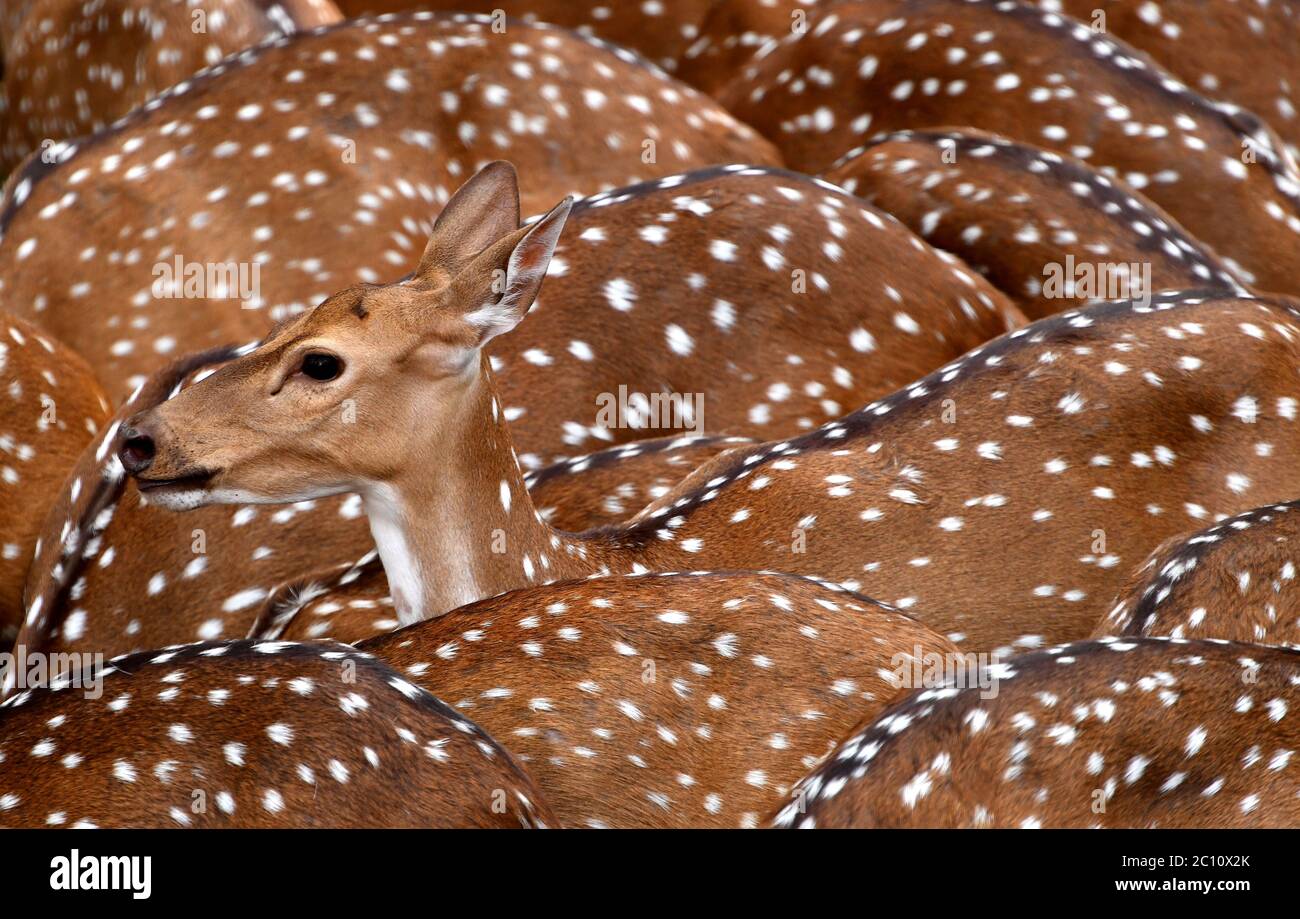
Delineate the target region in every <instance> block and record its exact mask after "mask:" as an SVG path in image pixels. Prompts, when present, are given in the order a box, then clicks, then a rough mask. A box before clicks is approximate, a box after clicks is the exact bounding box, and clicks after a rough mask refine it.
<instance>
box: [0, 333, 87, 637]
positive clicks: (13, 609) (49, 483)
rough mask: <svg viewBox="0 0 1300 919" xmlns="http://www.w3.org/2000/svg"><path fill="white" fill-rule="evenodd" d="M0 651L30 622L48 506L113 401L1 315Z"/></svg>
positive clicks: (69, 361)
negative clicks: (26, 590) (26, 596)
mask: <svg viewBox="0 0 1300 919" xmlns="http://www.w3.org/2000/svg"><path fill="white" fill-rule="evenodd" d="M0 384H3V393H2V394H0V651H4V650H6V649H7V648H8V647H9V643H10V642H11V641H12V640H13V639H14V637H15V636H16V635H17V633H18V627H19V624H20V623H21V622H22V619H23V609H24V606H23V584H24V582H25V581H26V579H27V569H28V566H29V565H31V563H32V558H33V557H34V556H35V555H36V553H37V551H38V545H39V542H40V540H39V536H40V532H41V525H42V523H43V522H44V520H45V514H46V509H47V507H48V506H49V505H50V504H51V503H52V502H53V501H54V500H55V497H56V496H57V495H58V494H59V492H60V490H61V489H62V488H63V484H64V477H65V476H67V474H68V471H69V470H70V469H71V468H72V465H73V463H74V462H75V461H76V459H77V455H78V454H79V453H80V452H81V450H82V448H83V447H84V446H85V445H86V444H87V443H89V442H90V441H91V440H92V438H94V437H95V435H96V434H98V433H100V431H101V427H102V425H103V423H104V420H105V419H106V418H107V416H108V414H109V407H108V401H107V399H106V398H105V396H104V392H103V390H102V389H100V386H99V381H98V380H96V379H95V376H94V374H93V373H91V372H90V368H89V367H87V366H86V362H85V361H83V360H82V359H81V358H80V357H79V356H78V355H76V354H74V353H73V352H72V351H70V350H69V349H67V348H65V347H63V346H62V345H61V344H59V343H58V342H56V341H53V340H52V339H50V338H49V337H48V336H47V335H45V334H44V333H43V332H41V331H40V330H39V329H36V328H34V327H33V326H32V325H31V324H30V323H28V322H25V321H24V320H22V319H16V318H14V317H13V316H8V315H4V314H0Z"/></svg>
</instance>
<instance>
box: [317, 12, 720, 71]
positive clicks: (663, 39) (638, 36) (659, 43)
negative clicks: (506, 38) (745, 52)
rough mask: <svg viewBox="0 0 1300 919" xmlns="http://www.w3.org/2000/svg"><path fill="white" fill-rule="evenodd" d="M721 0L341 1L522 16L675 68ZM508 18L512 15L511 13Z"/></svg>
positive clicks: (506, 23) (503, 22)
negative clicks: (613, 0)
mask: <svg viewBox="0 0 1300 919" xmlns="http://www.w3.org/2000/svg"><path fill="white" fill-rule="evenodd" d="M715 2H716V0H650V2H643V3H611V2H609V0H339V3H338V5H339V8H340V9H342V10H343V12H344V14H345V15H346V16H348V17H350V18H351V17H356V16H368V15H372V14H379V13H403V12H408V11H410V10H463V11H465V12H470V13H478V14H486V15H495V16H496V18H497V21H498V22H499V23H500V26H499V28H501V29H503V30H504V32H505V33H508V32H509V30H510V28H511V26H512V22H511V19H513V18H517V19H520V20H522V21H523V22H529V23H535V22H547V23H551V24H553V25H557V26H563V27H564V28H566V29H573V30H574V31H575V32H577V33H578V34H580V35H587V36H591V37H594V38H599V39H601V40H603V41H607V42H611V43H612V44H615V45H619V46H621V47H624V48H629V49H631V50H633V51H636V52H638V53H639V54H642V55H644V56H645V57H647V58H649V59H650V60H651V61H653V62H654V63H655V64H657V65H658V66H660V67H662V68H663V69H664V70H667V71H669V72H672V71H673V70H674V69H675V68H676V66H677V59H678V57H679V55H680V54H681V52H682V49H684V48H685V47H686V45H687V43H688V42H690V41H691V40H692V39H693V38H694V37H695V35H696V34H697V32H698V31H699V23H700V21H701V20H702V19H703V18H704V16H705V14H706V13H707V12H708V11H709V10H710V9H711V8H712V7H713V5H714V4H715ZM507 17H509V18H507Z"/></svg>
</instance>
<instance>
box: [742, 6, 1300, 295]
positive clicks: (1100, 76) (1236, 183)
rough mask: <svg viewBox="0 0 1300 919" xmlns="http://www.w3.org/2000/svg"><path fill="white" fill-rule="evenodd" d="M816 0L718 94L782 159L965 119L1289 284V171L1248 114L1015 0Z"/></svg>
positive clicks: (1296, 211) (1277, 146)
mask: <svg viewBox="0 0 1300 919" xmlns="http://www.w3.org/2000/svg"><path fill="white" fill-rule="evenodd" d="M818 10H819V12H818V13H817V14H816V15H815V16H814V17H812V18H811V19H810V22H809V28H808V30H807V31H806V32H804V33H803V34H796V35H792V36H788V37H787V38H785V39H782V41H781V42H780V43H779V44H778V45H777V46H776V47H775V48H774V49H773V50H772V52H771V53H770V54H767V55H765V56H764V57H763V58H762V59H761V60H759V61H756V62H754V63H753V64H752V65H751V66H750V67H749V68H748V69H747V70H746V72H745V74H743V75H742V76H741V77H739V78H737V79H736V80H735V81H734V82H733V83H732V84H731V85H730V86H728V87H727V89H726V90H725V91H724V92H723V93H722V94H721V95H720V99H721V101H722V102H723V104H724V105H726V106H727V108H728V109H730V110H731V111H732V112H734V113H735V114H736V115H737V116H738V117H740V118H742V119H744V120H746V121H748V122H749V123H750V124H753V125H754V126H755V127H756V128H758V129H759V130H760V131H762V132H763V133H764V135H765V136H767V137H769V138H771V139H772V140H773V142H774V143H776V144H777V145H778V146H779V147H780V148H781V152H782V154H783V155H784V156H785V159H786V164H787V165H788V166H790V167H791V168H795V169H803V170H806V171H821V170H824V169H826V168H828V167H829V166H830V165H831V164H832V163H833V162H834V161H835V160H836V159H838V158H839V157H840V156H842V155H843V154H844V153H845V152H847V151H848V150H850V149H852V148H854V147H856V146H858V145H859V144H860V143H861V142H862V140H863V139H864V138H865V137H867V136H869V135H870V134H874V133H879V132H889V131H897V130H902V129H920V128H935V127H940V126H948V125H968V126H970V127H974V128H978V129H981V130H986V131H991V132H994V133H997V134H1001V135H1004V136H1006V137H1008V138H1011V139H1013V140H1017V141H1021V142H1023V143H1030V144H1039V145H1042V146H1045V147H1047V148H1049V149H1052V150H1055V151H1057V152H1060V153H1068V154H1070V155H1072V156H1076V157H1079V158H1081V159H1084V160H1086V161H1087V162H1088V163H1089V164H1090V165H1092V166H1094V168H1097V169H1098V170H1100V171H1102V172H1103V173H1106V174H1108V175H1111V176H1112V177H1118V178H1120V179H1122V180H1123V181H1125V182H1126V183H1127V184H1128V185H1130V186H1132V187H1133V188H1136V189H1138V190H1139V191H1141V192H1143V193H1144V194H1146V195H1147V196H1148V197H1150V198H1151V200H1153V201H1154V202H1156V203H1157V204H1158V205H1160V206H1161V207H1163V208H1165V209H1166V210H1168V211H1169V213H1170V214H1172V215H1173V216H1174V217H1175V218H1176V219H1177V220H1178V221H1179V222H1180V223H1181V224H1182V225H1183V226H1184V227H1186V228H1187V229H1188V230H1189V231H1190V232H1192V233H1193V234H1195V235H1196V236H1197V237H1199V238H1201V239H1203V240H1204V241H1205V242H1206V243H1208V244H1209V245H1210V246H1212V247H1214V249H1215V250H1216V251H1218V252H1219V254H1220V255H1221V256H1223V257H1224V258H1225V259H1231V260H1232V265H1233V267H1234V268H1239V269H1240V270H1241V272H1242V277H1243V279H1244V280H1246V281H1247V282H1249V283H1251V284H1254V285H1256V286H1258V287H1260V288H1262V289H1265V290H1276V291H1279V292H1281V293H1294V292H1297V290H1300V288H1298V287H1297V284H1296V280H1295V278H1296V277H1297V274H1298V272H1297V265H1296V254H1295V253H1296V251H1297V247H1296V239H1297V234H1300V204H1298V203H1297V202H1298V199H1300V172H1297V170H1296V168H1295V165H1294V162H1293V161H1292V160H1291V158H1290V157H1289V155H1287V154H1286V151H1285V149H1284V146H1283V145H1282V143H1281V142H1280V140H1278V138H1277V137H1276V135H1275V134H1274V133H1273V131H1272V130H1271V129H1270V128H1269V127H1268V126H1267V125H1266V124H1265V123H1264V122H1263V121H1261V120H1260V119H1259V118H1258V117H1256V116H1255V115H1253V114H1251V113H1249V112H1247V111H1245V110H1243V109H1240V108H1238V107H1237V106H1232V105H1228V104H1223V103H1217V102H1214V101H1212V100H1210V99H1207V98H1205V97H1203V96H1200V95H1198V94H1197V93H1196V92H1195V91H1194V90H1192V89H1190V88H1189V87H1187V86H1185V85H1184V84H1183V83H1181V82H1180V81H1179V80H1178V79H1177V78H1176V77H1174V76H1173V75H1172V74H1170V73H1168V72H1166V71H1164V70H1162V69H1161V68H1160V67H1159V65H1158V64H1156V63H1155V62H1154V61H1152V60H1151V59H1150V58H1148V57H1147V56H1146V55H1144V54H1143V53H1142V52H1140V51H1138V50H1137V49H1135V48H1132V47H1131V46H1129V45H1126V44H1124V43H1123V42H1121V41H1119V40H1118V39H1115V38H1112V37H1110V36H1108V35H1105V34H1099V33H1097V32H1094V31H1093V30H1092V29H1090V28H1089V27H1088V26H1087V25H1085V24H1083V23H1081V22H1077V21H1075V20H1073V19H1070V18H1068V17H1065V16H1062V15H1060V14H1058V13H1051V12H1043V11H1041V10H1038V9H1036V8H1034V7H1033V6H1031V5H1029V4H1028V3H1023V2H1019V0H1006V2H1002V0H997V2H994V0H980V2H966V0H920V2H911V0H907V2H904V0H868V2H856V3H841V4H834V5H828V6H826V7H819V8H818ZM1072 132H1073V133H1072Z"/></svg>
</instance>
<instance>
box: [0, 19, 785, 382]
mask: <svg viewBox="0 0 1300 919" xmlns="http://www.w3.org/2000/svg"><path fill="white" fill-rule="evenodd" d="M358 86H366V87H369V89H368V90H367V91H366V92H365V93H363V94H358V91H357V87H358ZM615 86H616V87H617V88H618V91H617V92H614V91H613V90H612V89H611V87H615ZM600 87H604V89H602V88H600ZM502 155H509V156H512V157H513V158H514V159H515V160H516V161H517V162H518V163H519V164H520V166H521V167H526V171H525V175H527V176H528V177H529V178H528V179H527V180H526V181H525V182H524V184H523V187H522V189H521V194H520V200H521V208H522V211H523V213H536V212H537V211H538V210H541V209H543V207H544V206H547V205H549V203H552V202H554V201H555V200H557V199H558V198H559V197H561V196H563V195H564V194H566V193H570V192H574V193H583V194H591V193H595V192H600V191H603V190H608V189H614V188H618V187H620V186H622V185H625V184H627V183H629V182H639V181H642V180H644V179H647V178H652V177H660V176H668V175H672V174H674V173H677V172H681V171H683V170H688V169H693V168H697V167H701V166H706V165H712V164H715V163H719V162H723V163H734V162H747V163H753V164H757V165H766V164H772V163H776V162H778V160H779V158H778V157H777V155H776V152H775V151H774V150H773V148H772V147H771V145H770V144H769V143H768V142H767V141H765V140H763V139H762V138H760V137H758V136H757V134H756V133H755V132H754V131H753V130H752V129H750V128H748V127H747V126H744V125H742V124H741V123H739V122H738V121H736V120H735V119H734V118H732V117H731V116H729V115H728V114H726V113H725V112H724V111H723V110H722V109H721V108H720V107H719V106H718V105H717V104H716V103H715V102H714V101H713V100H711V99H709V98H707V97H704V96H702V95H701V94H699V93H697V92H696V91H694V90H692V89H691V88H690V87H687V86H685V85H684V84H680V83H678V82H676V81H674V80H672V79H671V78H669V77H667V76H666V75H665V74H663V73H662V72H661V71H659V70H657V69H655V68H652V67H650V66H649V65H647V64H646V63H645V62H644V61H642V60H641V59H640V58H637V57H636V56H635V55H633V54H632V53H631V52H628V51H626V50H623V49H618V48H613V47H612V46H609V45H607V44H605V43H602V42H598V41H596V40H594V39H583V38H581V37H579V36H576V35H574V34H573V33H570V32H568V31H565V30H562V29H556V28H553V27H547V26H542V25H538V26H530V25H526V24H524V23H515V24H513V25H512V26H511V27H510V29H509V31H508V32H507V33H506V34H498V33H496V32H494V31H493V29H492V18H491V17H477V16H468V15H459V14H455V15H453V14H434V13H428V12H416V13H411V14H409V15H403V16H393V17H384V18H382V19H379V20H359V21H351V22H345V23H342V24H340V25H337V26H330V27H327V28H324V29H318V30H314V31H313V32H311V33H310V34H296V35H293V36H289V37H286V38H283V39H279V40H276V41H274V42H271V43H269V44H264V45H261V46H258V47H256V48H252V49H249V50H247V51H245V52H242V53H240V54H238V55H236V56H234V57H230V58H227V59H225V60H223V61H222V62H220V63H218V64H216V65H214V66H212V67H209V68H205V69H204V70H202V71H200V72H199V73H198V74H196V75H195V76H194V77H193V78H192V79H188V80H184V81H182V82H181V83H179V84H177V85H176V86H173V87H171V88H170V89H168V90H166V91H164V92H162V93H161V94H159V95H158V96H157V97H156V98H155V99H153V100H151V101H150V102H148V103H146V104H145V105H144V106H142V107H141V108H139V109H136V110H135V111H133V112H132V113H131V114H130V115H128V116H127V117H125V118H123V119H120V120H119V121H118V122H116V123H115V124H114V125H113V126H111V127H109V128H108V129H106V130H105V131H103V132H100V133H97V134H95V135H92V136H91V137H89V138H86V139H84V140H80V141H77V142H74V143H69V144H67V145H65V146H63V147H60V148H59V149H58V150H57V151H56V155H54V156H52V157H50V159H52V160H55V161H54V162H45V160H44V159H43V158H41V157H39V156H37V157H32V158H29V159H28V160H27V161H26V162H25V163H24V165H23V166H22V167H21V168H20V169H17V170H15V172H14V173H13V174H12V175H11V176H10V178H9V181H8V183H7V185H6V191H5V194H4V197H3V200H2V201H0V233H2V234H3V240H2V241H0V281H3V288H2V290H3V293H4V295H5V297H6V302H7V303H9V304H10V308H11V309H12V310H13V311H14V312H16V313H18V314H20V315H22V316H24V317H25V318H29V319H31V320H33V321H35V322H37V323H39V324H40V325H42V326H43V327H44V328H46V329H47V330H48V331H49V332H50V333H51V334H53V335H55V336H58V337H59V338H60V340H62V341H64V342H65V343H67V344H68V345H69V346H70V347H73V348H75V349H76V350H77V351H78V352H79V353H81V354H82V355H83V356H84V357H86V359H87V360H88V361H89V362H90V364H91V366H92V367H93V368H94V369H95V371H96V373H97V374H99V376H100V379H101V380H102V381H103V382H104V383H105V385H106V386H107V387H108V388H109V389H110V392H112V393H113V394H114V395H115V397H116V398H119V399H120V398H124V397H125V396H126V395H127V394H128V393H129V392H130V391H131V390H132V389H134V388H135V386H137V385H138V384H139V383H140V382H142V381H143V377H144V375H147V374H148V373H149V372H150V371H152V370H155V369H158V368H160V367H161V366H163V365H164V364H166V363H167V362H168V361H169V360H170V359H171V358H172V357H173V356H175V355H178V354H184V353H187V352H189V351H198V350H204V349H207V348H211V347H216V346H220V345H225V344H227V343H229V342H232V341H235V342H242V341H248V340H250V339H253V338H257V337H260V336H262V335H265V334H266V332H267V331H268V330H269V329H270V328H271V326H272V325H273V324H274V323H275V322H277V321H279V320H281V319H284V318H289V317H292V316H293V315H295V314H296V313H299V312H301V311H303V310H306V309H307V308H309V307H310V306H312V305H315V304H316V303H317V302H319V301H320V300H321V299H323V298H324V297H325V295H326V294H328V293H329V292H330V291H331V290H334V289H337V288H338V287H341V286H344V285H347V284H351V283H354V282H361V283H377V282H379V281H381V280H384V279H386V278H390V277H395V276H400V275H401V273H402V272H404V271H406V270H409V268H410V266H411V264H412V262H413V261H414V260H415V259H416V258H417V257H418V253H419V251H420V243H419V241H421V240H423V239H424V238H426V237H427V235H428V232H429V229H430V227H431V226H432V220H433V218H434V217H436V215H437V212H438V210H439V208H441V206H442V205H443V204H445V203H446V201H447V200H448V199H449V198H450V196H451V193H452V191H453V190H454V189H455V188H456V187H457V186H459V185H460V184H462V183H463V182H464V181H465V180H466V179H468V178H469V177H470V176H471V175H472V174H473V173H474V172H475V171H476V170H477V169H478V167H479V166H480V165H482V164H484V163H486V162H488V161H489V160H494V159H497V158H498V157H500V156H502ZM89 303H93V304H94V305H95V309H94V311H93V316H94V319H93V320H92V321H87V304H89Z"/></svg>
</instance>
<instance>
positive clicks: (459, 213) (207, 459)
mask: <svg viewBox="0 0 1300 919" xmlns="http://www.w3.org/2000/svg"><path fill="white" fill-rule="evenodd" d="M518 201H519V198H518V187H517V184H516V180H515V173H514V169H513V168H512V167H510V166H509V165H508V164H505V163H493V164H491V165H489V166H487V167H485V168H484V169H483V171H482V172H480V173H479V174H478V175H476V176H475V177H474V178H473V179H471V180H470V181H469V182H468V183H467V184H466V185H465V186H463V187H462V188H461V189H460V190H459V191H458V192H457V193H456V195H455V196H453V198H452V200H451V201H450V202H448V204H447V207H446V208H445V209H444V210H443V212H442V214H441V215H440V216H439V218H438V221H437V223H436V224H435V226H434V230H433V234H432V236H431V237H430V240H429V244H428V246H427V247H426V249H425V252H424V255H423V257H422V258H421V260H420V265H419V268H417V270H416V272H415V273H414V275H413V276H412V277H411V278H409V279H407V280H405V281H402V282H399V283H397V284H392V285H388V286H382V287H378V286H367V287H355V288H350V289H347V290H344V291H342V292H340V293H338V294H335V295H334V296H332V297H330V298H329V299H328V300H326V301H325V302H324V303H322V304H321V305H320V306H318V307H317V308H316V309H315V310H313V311H312V312H311V313H308V314H306V315H304V316H302V317H301V318H299V319H297V320H295V321H294V322H292V323H291V324H289V325H287V326H286V327H283V328H281V329H279V330H277V331H276V332H274V333H272V335H271V336H270V338H269V339H268V340H266V341H265V342H263V343H262V344H261V345H260V346H259V347H258V348H257V349H256V350H255V351H253V352H251V353H250V354H247V355H245V356H244V357H241V358H239V359H238V360H235V361H232V362H231V363H229V364H227V365H226V366H224V367H222V368H221V369H220V370H217V371H216V372H215V373H213V374H212V375H211V376H209V377H208V378H207V379H205V380H203V381H202V382H199V383H196V384H195V385H193V386H191V387H189V388H188V389H185V390H183V391H182V392H181V393H180V394H179V395H177V396H176V397H175V398H173V399H170V400H168V401H167V402H164V403H162V404H161V405H159V406H157V407H155V408H153V409H150V410H148V411H146V412H143V413H141V414H140V415H137V416H135V417H134V418H132V419H131V420H130V421H129V422H128V424H127V425H126V426H125V428H124V429H123V431H122V435H121V436H122V440H121V446H120V448H119V453H118V455H119V457H120V458H121V461H122V465H123V466H124V467H125V468H126V470H127V471H128V472H130V473H131V474H132V475H134V476H135V477H136V481H137V484H138V485H139V487H140V490H141V491H142V492H144V493H146V494H148V495H149V497H150V499H151V500H155V501H157V502H158V503H160V504H162V505H164V506H167V507H171V508H174V509H177V510H185V509H189V508H194V507H199V506H201V505H205V504H218V503H282V502H287V501H302V500H308V499H312V498H320V497H325V496H328V495H333V494H340V493H343V492H349V491H359V492H362V493H365V492H366V491H367V490H368V489H370V488H372V487H374V486H376V485H379V484H382V483H385V482H388V481H390V480H391V479H392V478H394V477H395V476H396V475H398V474H399V473H400V472H401V470H402V469H403V468H405V467H407V466H408V465H409V464H410V461H411V450H410V445H411V442H412V440H413V439H417V438H418V440H419V442H421V443H423V444H427V443H429V442H430V440H431V439H433V440H435V441H436V440H439V439H441V438H447V439H448V442H449V443H450V442H451V441H452V439H458V438H462V437H465V436H468V434H469V430H468V427H469V425H470V424H471V423H472V421H471V417H470V408H471V407H472V406H473V405H475V404H478V401H479V400H480V399H481V398H482V396H483V393H484V387H486V386H489V385H490V384H489V383H488V381H487V380H486V379H485V374H486V373H487V371H486V370H485V368H484V361H485V359H484V358H483V355H482V347H483V345H484V343H486V342H487V341H488V340H490V339H491V338H492V337H494V336H496V335H499V334H502V333H503V332H507V331H509V330H510V329H512V328H514V326H515V325H516V324H518V322H519V321H520V320H521V319H522V318H523V316H524V314H525V313H526V312H527V310H528V308H529V306H531V304H532V302H533V299H534V297H536V295H537V291H538V288H539V287H540V286H541V282H542V278H543V277H544V276H545V274H546V268H547V265H548V264H549V262H550V258H551V253H552V252H553V251H554V249H555V244H556V242H557V241H558V239H559V235H560V231H561V230H562V229H563V226H564V221H565V219H566V218H567V216H568V212H569V208H570V204H571V202H570V201H569V200H566V201H564V202H562V203H561V204H560V205H559V206H557V207H556V208H555V209H554V210H553V211H551V212H550V213H549V214H547V215H546V216H545V217H543V218H542V219H541V220H540V221H538V222H537V223H536V224H534V225H532V226H531V227H524V228H520V227H519V204H518ZM423 474H425V475H429V476H436V475H437V472H436V469H425V470H423Z"/></svg>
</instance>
